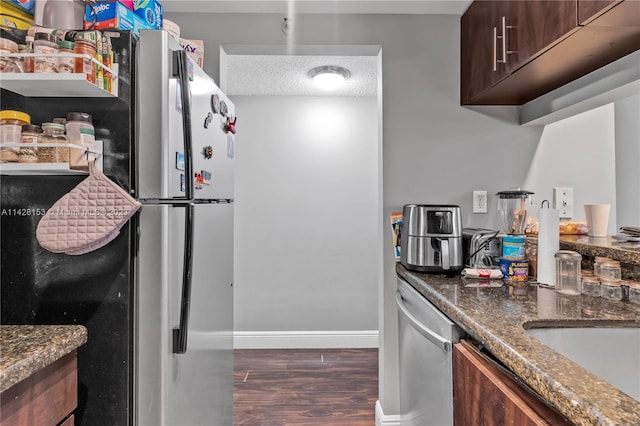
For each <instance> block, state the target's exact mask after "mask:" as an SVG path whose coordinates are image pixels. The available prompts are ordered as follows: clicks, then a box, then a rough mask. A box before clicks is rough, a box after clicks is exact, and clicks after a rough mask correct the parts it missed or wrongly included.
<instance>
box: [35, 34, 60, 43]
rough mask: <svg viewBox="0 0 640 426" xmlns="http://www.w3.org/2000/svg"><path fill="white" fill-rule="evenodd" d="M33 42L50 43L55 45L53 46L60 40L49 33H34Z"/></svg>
mask: <svg viewBox="0 0 640 426" xmlns="http://www.w3.org/2000/svg"><path fill="white" fill-rule="evenodd" d="M34 40H35V41H38V40H44V41H50V42H51V43H55V44H58V43H60V39H59V38H58V37H56V36H55V35H53V34H49V33H36V35H35V36H34Z"/></svg>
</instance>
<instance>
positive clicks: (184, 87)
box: [173, 49, 194, 200]
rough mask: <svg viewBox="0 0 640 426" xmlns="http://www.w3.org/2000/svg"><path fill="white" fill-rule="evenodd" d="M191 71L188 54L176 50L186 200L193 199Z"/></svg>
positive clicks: (174, 63) (176, 75) (174, 68)
mask: <svg viewBox="0 0 640 426" xmlns="http://www.w3.org/2000/svg"><path fill="white" fill-rule="evenodd" d="M188 75H189V71H188V63H187V52H186V51H184V50H182V49H181V50H175V51H174V52H173V76H174V77H177V78H178V83H179V85H180V102H181V105H182V130H183V131H182V135H183V144H184V174H185V183H184V185H185V186H184V194H185V195H184V198H185V199H187V200H192V199H193V188H194V181H193V179H194V177H193V151H192V146H193V143H192V137H191V92H190V90H189V76H188Z"/></svg>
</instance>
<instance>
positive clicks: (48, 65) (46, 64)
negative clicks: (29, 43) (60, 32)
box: [33, 33, 60, 72]
mask: <svg viewBox="0 0 640 426" xmlns="http://www.w3.org/2000/svg"><path fill="white" fill-rule="evenodd" d="M59 43H60V40H59V39H58V37H56V36H54V35H53V34H47V33H36V35H35V37H34V41H33V53H35V54H36V55H44V56H35V58H34V60H33V70H34V72H58V57H56V56H46V55H47V54H50V53H54V54H57V53H59V51H60V49H59V47H58V44H59Z"/></svg>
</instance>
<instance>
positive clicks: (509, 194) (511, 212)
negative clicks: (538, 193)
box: [496, 189, 533, 235]
mask: <svg viewBox="0 0 640 426" xmlns="http://www.w3.org/2000/svg"><path fill="white" fill-rule="evenodd" d="M532 194H533V192H531V191H524V190H521V189H516V190H509V191H500V192H498V193H497V194H496V195H497V196H498V217H499V220H500V226H502V231H503V232H504V233H505V234H509V235H524V231H525V229H526V227H527V219H528V218H529V213H528V211H527V205H528V203H529V196H530V195H532Z"/></svg>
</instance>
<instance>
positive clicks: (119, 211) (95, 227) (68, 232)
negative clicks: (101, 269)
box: [36, 163, 141, 255]
mask: <svg viewBox="0 0 640 426" xmlns="http://www.w3.org/2000/svg"><path fill="white" fill-rule="evenodd" d="M89 172H90V175H89V177H88V178H86V179H85V180H83V181H82V182H80V183H79V184H78V185H77V186H76V187H75V188H73V189H72V190H71V191H70V192H69V193H68V194H66V195H65V196H64V197H62V198H60V199H59V200H58V201H56V203H55V204H54V205H53V206H52V207H51V208H50V209H49V210H48V211H47V213H46V214H45V215H44V216H43V218H42V219H41V220H40V223H38V228H37V230H36V237H37V238H38V242H39V243H40V245H41V246H42V247H43V248H45V249H47V250H49V251H51V252H53V253H66V254H70V255H79V254H84V253H88V252H91V251H94V250H97V249H99V248H100V247H102V246H105V245H107V244H108V243H109V242H110V241H112V240H113V239H114V238H116V237H117V236H118V234H119V233H120V228H122V226H123V225H124V224H125V223H127V221H128V220H129V219H130V218H131V216H133V214H134V213H135V212H136V211H137V210H138V209H139V208H140V206H141V204H140V203H139V202H138V201H136V200H135V199H134V198H132V197H131V196H130V195H129V194H127V192H126V191H125V190H124V189H122V188H121V187H120V186H119V185H118V184H116V183H115V182H113V181H112V180H111V179H109V178H108V177H107V176H105V175H104V174H103V173H102V172H101V171H99V170H96V169H95V167H94V165H93V163H90V167H89Z"/></svg>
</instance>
